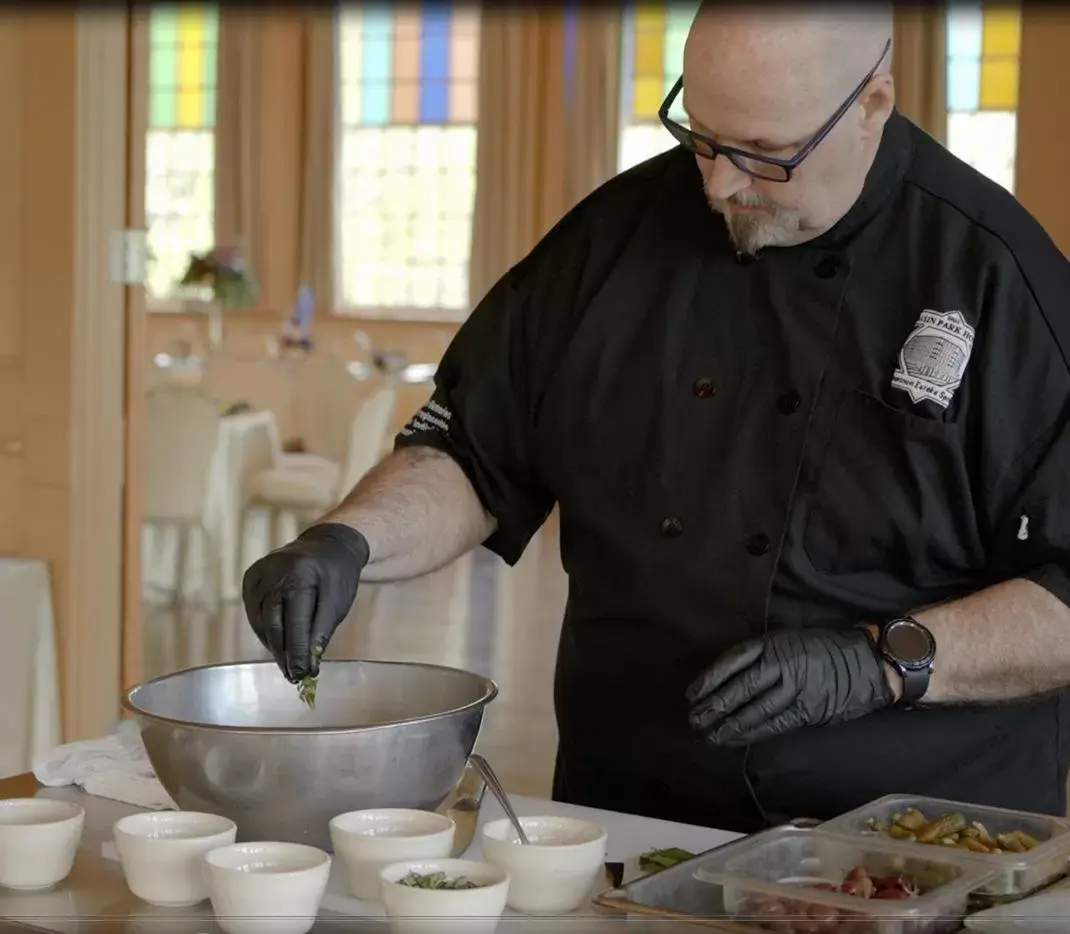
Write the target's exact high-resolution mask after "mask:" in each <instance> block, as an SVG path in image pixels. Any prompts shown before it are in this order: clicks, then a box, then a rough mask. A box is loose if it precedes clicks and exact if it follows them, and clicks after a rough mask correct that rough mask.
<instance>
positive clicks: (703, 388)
mask: <svg viewBox="0 0 1070 934" xmlns="http://www.w3.org/2000/svg"><path fill="white" fill-rule="evenodd" d="M691 391H692V392H694V394H695V395H696V396H698V397H699V398H700V399H709V398H710V396H716V395H717V384H716V383H715V382H714V381H713V380H712V379H709V378H708V377H706V376H700V377H699V378H698V379H696V380H695V382H694V383H693V384H692V386H691Z"/></svg>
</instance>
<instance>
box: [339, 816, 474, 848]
mask: <svg viewBox="0 0 1070 934" xmlns="http://www.w3.org/2000/svg"><path fill="white" fill-rule="evenodd" d="M371 814H382V815H384V816H398V815H402V814H404V815H407V816H408V815H412V816H415V815H419V816H420V817H421V818H424V817H426V818H430V819H431V820H435V821H437V822H438V823H439V825H440V826H439V828H438V829H437V830H429V831H428V832H427V833H418V834H405V836H404V837H391V836H389V835H386V834H384V835H383V836H382V837H380V838H379V839H387V840H403V839H409V840H413V839H419V840H423V839H427V838H430V837H441V836H444V835H445V834H447V833H451V834H452V833H456V831H457V822H456V821H455V820H454V819H453V818H452V817H450V816H449V815H448V814H440V813H439V812H438V811H425V810H423V809H422V808H357V809H356V810H353V811H342V812H341V813H339V814H335V815H334V817H332V818H331V819H330V820H329V821H328V822H327V828H328V830H330V831H332V832H337V833H340V834H342V835H343V836H351V837H362V838H365V839H368V840H371V839H376V837H375V835H374V834H366V833H361V832H360V831H359V830H355V829H353V828H352V827H343V826H342V824H343V822H348V821H353V822H356V821H357V820H358V819H360V818H362V817H364V816H366V815H371ZM443 821H445V824H443Z"/></svg>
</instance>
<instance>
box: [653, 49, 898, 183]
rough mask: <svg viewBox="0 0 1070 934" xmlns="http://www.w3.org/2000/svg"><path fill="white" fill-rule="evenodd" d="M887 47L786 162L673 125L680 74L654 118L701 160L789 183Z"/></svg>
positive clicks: (867, 80)
mask: <svg viewBox="0 0 1070 934" xmlns="http://www.w3.org/2000/svg"><path fill="white" fill-rule="evenodd" d="M891 47H892V40H891V39H888V40H887V41H886V42H885V43H884V49H883V50H882V51H881V55H880V58H878V59H877V61H876V63H875V64H874V65H873V67H872V68H871V69H870V70H869V72H868V73H867V74H866V76H865V78H863V79H862V81H861V83H860V84H859V85H858V87H857V88H855V89H854V91H852V92H851V95H850V96H849V97H848V98H847V100H845V101H844V102H843V103H842V104H840V106H839V108H838V109H837V110H836V112H835V113H834V114H833V115H832V116H831V117H829V119H828V120H826V121H825V123H824V124H823V125H822V126H821V127H820V128H819V129H818V131H817V132H816V133H815V134H814V135H813V136H811V137H810V139H809V140H807V141H806V143H805V144H804V145H803V146H802V148H801V149H800V150H799V151H798V152H797V153H795V155H794V156H792V157H791V158H790V159H777V158H775V157H774V156H762V155H759V154H757V153H754V152H749V151H748V150H746V149H736V148H735V147H733V146H724V145H722V144H721V143H718V142H715V141H714V140H712V139H710V138H709V137H708V136H703V135H702V134H701V133H696V132H695V131H694V130H692V129H690V128H689V127H685V126H684V125H683V124H681V123H677V122H676V121H675V120H673V119H671V118H670V117H669V109H670V108H671V107H672V105H673V103H674V102H675V101H676V98H677V97H678V96H679V94H680V92H681V91H682V90H683V87H684V78H683V75H681V76H680V77H679V78H678V79H677V80H676V84H674V85H673V88H672V90H671V91H670V92H669V94H668V96H667V97H666V98H665V100H664V101H663V102H662V105H661V107H660V108H659V110H658V119H659V120H660V121H661V122H662V124H663V125H664V127H665V129H666V130H668V131H669V132H670V133H671V134H672V135H673V137H674V138H675V139H676V140H677V141H678V142H680V143H682V144H683V145H684V146H686V147H687V148H688V149H690V150H691V152H693V153H695V155H697V156H701V157H702V158H704V159H716V158H717V157H718V156H719V155H721V156H725V157H726V158H727V159H729V160H730V161H731V162H732V164H733V165H734V166H735V167H736V168H737V169H739V170H740V171H741V172H746V174H747V175H750V176H751V177H752V178H760V179H763V180H764V181H770V182H780V183H783V182H789V181H791V176H792V173H794V171H795V170H796V169H797V168H798V167H799V165H800V164H801V163H802V162H803V160H804V159H806V157H807V156H809V155H810V153H812V152H813V151H814V150H815V149H817V147H818V146H819V145H821V141H822V140H823V139H824V138H825V137H826V136H828V135H829V133H831V132H832V130H833V128H834V127H835V126H836V124H837V123H839V122H840V120H842V119H843V117H844V114H846V113H847V111H848V110H850V109H851V105H852V104H854V102H855V101H856V100H858V98H859V97H860V96H861V95H862V92H863V91H864V90H865V89H866V86H867V85H868V84H869V83H870V81H872V80H873V76H874V75H875V74H876V73H877V69H878V68H880V66H881V62H883V61H884V57H885V56H886V55H887V54H888V50H889V49H891ZM695 140H698V141H699V142H701V143H703V144H704V145H706V146H708V147H709V148H710V150H711V151H712V153H713V155H707V154H706V153H704V152H700V151H699V150H698V149H697V148H696V146H695ZM737 159H750V160H751V161H753V162H761V163H762V164H764V165H770V166H774V167H776V168H780V169H783V170H784V175H785V177H784V178H772V177H770V176H768V175H758V174H756V173H755V172H753V171H751V170H750V169H748V168H746V167H745V166H743V165H740V163H739V162H738V161H737Z"/></svg>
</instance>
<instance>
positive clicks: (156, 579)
mask: <svg viewBox="0 0 1070 934" xmlns="http://www.w3.org/2000/svg"><path fill="white" fill-rule="evenodd" d="M277 448H278V432H277V429H276V425H275V417H274V415H272V413H271V412H249V413H243V414H240V415H228V416H225V417H224V418H222V419H220V422H219V442H218V444H217V446H216V451H215V454H214V456H213V458H212V465H211V468H210V471H211V474H210V477H209V481H208V496H207V501H206V503H205V512H204V520H203V521H204V526H205V529H206V530H207V533H208V535H209V536H210V538H211V541H212V544H213V546H214V548H213V549H212V550H210V551H208V552H206V551H205V549H204V547H203V545H204V543H203V542H201V541H200V540H199V537H198V536H196V535H193V536H191V537H190V543H189V547H190V552H189V555H188V560H187V564H186V567H187V569H188V573H187V579H186V581H185V586H184V587H183V592H184V593H185V594H186V595H187V596H190V595H203V594H204V593H205V585H206V582H207V577H206V573H205V572H206V570H207V566H206V565H207V555H208V554H211V553H212V551H214V552H215V553H216V554H217V555H218V561H219V567H218V569H217V570H216V571H215V573H216V574H217V579H218V580H219V582H220V595H221V597H222V599H224V600H236V599H238V598H239V597H240V596H241V574H242V572H243V571H244V560H243V559H244V555H245V553H246V550H245V548H244V536H243V530H242V527H241V526H242V511H243V509H244V505H245V480H246V477H247V476H248V474H249V472H250V470H251V469H258V468H260V469H263V468H267V467H270V466H271V462H270V460H269V459H266V455H265V452H267V451H269V450H277ZM259 544H260V543H258V545H259ZM177 546H178V534H177V532H176V531H175V530H174V529H163V528H154V527H152V526H149V525H146V526H145V527H144V529H143V530H142V543H141V566H142V583H143V588H144V589H145V590H146V592H151V591H152V590H158V591H161V590H162V591H164V592H167V593H171V592H173V591H174V589H175V579H174V575H175V567H176V561H175V557H176V556H175V549H176V548H177Z"/></svg>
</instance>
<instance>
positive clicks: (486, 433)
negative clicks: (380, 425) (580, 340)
mask: <svg viewBox="0 0 1070 934" xmlns="http://www.w3.org/2000/svg"><path fill="white" fill-rule="evenodd" d="M544 262H545V255H544V254H542V253H540V254H539V255H538V256H530V257H528V258H527V259H526V260H525V261H524V262H522V263H521V264H519V265H518V266H516V267H514V268H513V269H512V270H510V271H509V273H507V274H506V275H505V276H504V277H503V278H502V279H500V280H499V281H498V282H497V283H496V284H495V286H494V287H493V288H492V289H491V290H490V291H489V292H488V293H487V295H486V297H485V298H484V299H483V300H482V301H481V302H480V303H479V305H477V306H476V308H475V310H474V311H473V312H472V314H471V315H470V316H469V318H468V319H467V321H466V322H465V323H464V325H462V327H461V328H460V330H459V331H458V333H457V336H456V337H455V338H454V340H453V341H452V343H451V344H450V346H449V348H448V349H447V350H446V353H445V355H444V356H443V358H442V361H441V363H440V365H439V368H438V372H437V373H436V375H435V389H434V392H433V394H432V396H431V398H430V400H429V401H428V402H427V404H426V405H424V406H423V407H422V408H421V409H420V410H419V411H418V412H417V413H416V414H415V415H414V416H413V417H412V418H411V419H410V421H409V422H408V424H406V425H405V427H404V428H403V429H402V430H401V432H400V433H399V435H398V436H397V438H396V440H395V448H403V447H412V446H426V447H433V448H437V449H438V450H440V451H444V452H445V453H447V454H449V455H450V456H451V457H452V458H453V459H454V460H455V461H456V462H457V463H458V464H459V465H460V467H461V469H462V470H463V471H464V472H465V475H466V476H467V477H468V480H469V482H470V483H471V484H472V486H473V488H474V489H475V491H476V494H477V495H478V496H479V499H480V501H481V502H482V503H483V506H484V508H485V509H486V510H487V511H488V512H489V513H490V514H491V515H493V516H494V518H495V519H496V520H497V529H496V531H495V532H494V534H493V535H492V536H491V537H490V538H489V539H488V540H487V541H486V542H485V543H484V544H485V545H486V547H487V548H489V549H490V550H492V551H494V552H495V553H496V554H498V555H499V556H500V557H501V558H502V559H503V560H505V561H506V562H508V563H509V564H515V563H516V562H517V561H518V560H519V559H520V556H521V554H523V551H524V549H525V548H526V547H527V544H528V542H529V541H530V539H531V537H532V536H533V535H534V534H535V532H536V531H537V530H538V528H539V527H540V526H541V525H542V524H543V522H544V521H545V520H546V517H547V516H548V515H549V513H550V510H551V509H552V508H553V505H554V499H553V496H552V495H551V493H550V492H549V491H548V490H547V489H546V488H545V487H544V486H543V485H542V483H541V482H540V480H539V477H538V473H537V471H536V469H535V459H534V456H533V441H532V427H533V420H532V406H531V399H532V393H533V391H534V385H535V378H536V374H533V373H532V371H531V361H532V360H533V359H534V356H535V355H534V353H533V351H534V347H533V344H534V342H535V341H536V340H537V339H538V337H537V333H536V331H537V329H536V327H535V322H534V311H533V309H532V307H531V304H532V294H533V291H534V289H535V283H536V280H537V278H538V276H539V274H540V269H541V266H542V264H543V263H544Z"/></svg>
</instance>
